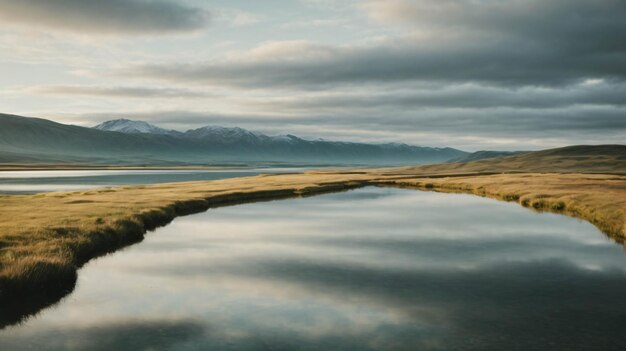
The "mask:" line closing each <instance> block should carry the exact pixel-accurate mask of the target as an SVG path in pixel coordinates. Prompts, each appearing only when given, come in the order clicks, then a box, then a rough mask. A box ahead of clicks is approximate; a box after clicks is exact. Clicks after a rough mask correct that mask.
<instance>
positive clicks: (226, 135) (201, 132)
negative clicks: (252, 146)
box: [184, 126, 270, 143]
mask: <svg viewBox="0 0 626 351" xmlns="http://www.w3.org/2000/svg"><path fill="white" fill-rule="evenodd" d="M184 135H185V136H186V137H190V138H195V139H210V140H213V141H218V142H224V143H233V142H242V141H245V142H253V143H255V142H261V141H266V140H268V139H270V137H268V136H267V135H265V134H261V133H255V132H251V131H249V130H246V129H243V128H239V127H234V128H227V127H221V126H206V127H202V128H198V129H190V130H188V131H186V132H185V133H184Z"/></svg>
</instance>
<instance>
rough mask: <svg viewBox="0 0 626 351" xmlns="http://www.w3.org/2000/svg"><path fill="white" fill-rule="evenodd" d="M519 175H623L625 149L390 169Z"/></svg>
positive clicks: (590, 148)
mask: <svg viewBox="0 0 626 351" xmlns="http://www.w3.org/2000/svg"><path fill="white" fill-rule="evenodd" d="M386 172H388V171H386ZM520 172H523V173H527V172H546V173H547V172H553V173H617V174H626V145H576V146H568V147H563V148H556V149H548V150H542V151H535V152H527V153H522V154H517V155H512V156H507V157H497V158H490V159H484V160H478V161H471V162H465V163H441V164H433V165H421V166H413V167H401V168H395V169H393V173H396V174H428V175H437V174H462V173H520Z"/></svg>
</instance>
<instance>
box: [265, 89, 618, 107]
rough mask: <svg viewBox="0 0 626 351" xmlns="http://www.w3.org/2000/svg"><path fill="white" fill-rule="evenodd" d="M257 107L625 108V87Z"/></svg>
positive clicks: (345, 96) (311, 99)
mask: <svg viewBox="0 0 626 351" xmlns="http://www.w3.org/2000/svg"><path fill="white" fill-rule="evenodd" d="M389 90H390V91H389ZM259 105H260V106H265V107H268V108H269V107H272V108H274V109H281V110H283V109H285V110H289V111H295V112H297V111H313V110H315V111H329V110H330V111H336V110H342V109H351V110H363V109H380V108H392V107H395V108H402V109H407V108H425V107H444V108H467V109H485V108H497V107H516V108H559V107H568V106H573V105H597V106H602V105H608V106H625V105H626V85H624V84H599V83H598V84H589V85H585V84H583V85H574V86H567V87H561V88H558V89H546V88H519V89H517V88H514V89H509V88H499V87H488V86H480V85H474V84H463V85H450V86H445V87H439V88H435V87H433V88H430V89H426V88H419V89H418V88H415V89H409V88H406V87H405V88H403V89H402V88H401V89H395V90H394V89H388V91H386V92H383V93H380V92H376V91H369V92H361V93H334V94H321V95H314V96H308V97H307V96H305V97H295V98H283V99H275V100H271V99H269V100H265V101H263V102H261V103H259Z"/></svg>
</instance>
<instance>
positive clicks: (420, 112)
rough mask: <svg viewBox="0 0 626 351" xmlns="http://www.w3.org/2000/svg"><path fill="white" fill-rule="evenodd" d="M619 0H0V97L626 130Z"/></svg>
mask: <svg viewBox="0 0 626 351" xmlns="http://www.w3.org/2000/svg"><path fill="white" fill-rule="evenodd" d="M625 78H626V1H624V0H549V1H547V0H361V1H357V0H263V1H253V0H247V1H244V0H215V1H211V0H186V1H180V0H179V1H174V0H170V1H168V0H153V1H150V0H107V1H102V0H0V112H4V113H13V114H21V115H27V116H36V117H44V118H50V119H53V120H55V121H59V122H62V123H72V124H78V125H84V126H93V125H95V124H97V123H99V122H102V121H104V120H108V119H114V118H122V117H124V118H131V119H140V120H145V121H148V122H151V123H154V124H157V125H159V126H161V127H165V128H174V129H179V130H186V129H190V128H197V127H200V126H204V125H208V124H216V125H224V126H240V127H243V128H247V129H252V130H258V131H261V132H265V133H268V134H284V133H292V134H297V135H300V136H303V137H315V138H317V137H323V138H328V139H340V140H353V141H368V142H381V141H399V142H407V143H411V144H418V145H425V146H451V147H457V148H461V149H465V150H469V151H473V150H481V149H492V150H494V149H499V150H527V149H541V148H549V147H557V146H564V145H570V144H584V143H587V144H600V143H622V144H623V143H625V141H626V81H625Z"/></svg>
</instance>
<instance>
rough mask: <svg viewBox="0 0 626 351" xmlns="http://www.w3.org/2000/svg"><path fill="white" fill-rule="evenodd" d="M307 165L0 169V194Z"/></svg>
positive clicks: (275, 170)
mask: <svg viewBox="0 0 626 351" xmlns="http://www.w3.org/2000/svg"><path fill="white" fill-rule="evenodd" d="M304 170H306V168H241V169H235V168H234V169H215V170H72V171H7V172H4V171H2V172H0V194H34V193H42V192H50V191H75V190H76V191H78V190H83V189H90V188H97V187H108V186H122V185H132V184H155V183H169V182H187V181H196V180H215V179H224V178H234V177H247V176H253V175H257V174H261V173H293V172H303V171H304Z"/></svg>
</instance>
